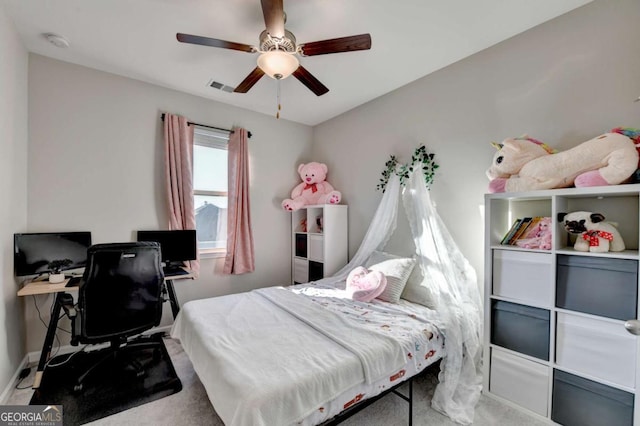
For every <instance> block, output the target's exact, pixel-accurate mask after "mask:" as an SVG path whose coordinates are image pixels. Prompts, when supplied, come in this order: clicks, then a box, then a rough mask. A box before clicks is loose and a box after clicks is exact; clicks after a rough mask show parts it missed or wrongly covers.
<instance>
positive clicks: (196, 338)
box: [172, 156, 484, 426]
mask: <svg viewBox="0 0 640 426" xmlns="http://www.w3.org/2000/svg"><path fill="white" fill-rule="evenodd" d="M418 157H419V156H418ZM426 181H427V180H426V179H425V176H424V175H423V173H422V169H421V168H420V167H417V168H415V167H414V168H413V172H412V173H410V174H409V177H408V179H406V178H405V181H404V183H403V185H405V186H406V187H405V189H406V190H403V191H402V205H404V209H405V213H406V216H407V219H408V222H409V228H410V230H411V235H412V237H413V243H414V246H415V247H414V250H413V252H412V255H411V257H410V258H407V257H405V258H402V257H400V256H396V255H392V254H389V253H384V252H381V251H380V250H382V249H383V248H384V247H385V246H386V244H387V243H388V242H389V240H390V238H391V236H392V234H393V233H394V230H395V228H396V217H397V210H398V205H399V204H400V193H401V185H400V179H399V177H398V175H397V174H396V173H391V174H390V176H389V180H388V182H387V184H386V189H385V191H384V193H383V196H382V199H381V200H380V204H379V206H378V208H377V210H376V212H375V214H374V216H373V219H372V220H371V223H370V225H369V229H368V230H367V232H366V233H365V235H364V237H363V239H362V242H361V244H360V247H359V248H358V250H357V251H356V253H355V254H354V255H353V257H352V258H351V260H350V262H349V263H348V264H347V265H345V266H344V268H342V269H340V270H339V271H338V272H336V273H335V274H334V275H333V276H331V277H328V278H324V279H322V280H319V281H316V282H315V283H308V284H304V285H296V286H292V287H286V288H285V287H270V288H264V289H258V290H254V291H251V292H248V293H242V294H235V295H228V296H222V297H218V298H213V299H204V300H197V301H191V302H187V303H186V304H185V305H184V306H183V308H182V310H181V311H180V314H179V315H178V317H177V318H176V322H175V323H174V327H173V329H172V336H173V337H176V338H178V339H180V341H181V343H182V346H183V348H184V350H185V352H186V353H187V355H188V356H189V358H190V359H191V361H192V363H193V366H194V369H195V371H196V373H197V374H198V376H199V377H200V380H201V381H202V383H203V385H204V387H205V389H206V391H207V394H208V396H209V399H210V400H211V402H212V404H213V406H214V408H215V410H216V412H217V413H218V414H219V416H220V417H221V418H222V420H223V421H224V423H225V424H226V425H227V426H236V425H243V426H244V425H252V426H258V425H268V426H272V425H278V426H280V425H316V424H320V423H323V422H324V421H325V420H327V419H333V418H334V416H336V415H339V413H343V412H344V411H347V410H349V411H351V409H350V407H353V406H354V405H356V404H359V405H358V406H359V407H361V406H362V405H366V401H371V400H373V399H375V398H376V395H380V394H384V393H387V392H388V391H389V389H393V388H395V387H396V386H397V384H398V383H402V382H403V381H407V380H409V379H410V378H412V377H414V376H415V375H416V374H419V373H420V372H421V371H423V370H424V369H425V368H427V367H428V366H429V365H434V363H435V362H436V361H438V360H439V361H438V363H439V367H438V368H439V374H438V385H437V386H436V388H435V391H434V395H433V398H432V400H431V407H432V408H434V409H435V410H437V411H439V412H441V413H443V414H445V415H446V416H448V417H449V418H450V419H451V420H453V421H454V422H457V423H460V424H465V425H467V424H471V423H473V417H474V408H475V405H476V403H477V401H478V399H479V398H480V391H481V389H482V375H481V359H482V343H481V342H482V335H483V329H482V324H483V318H484V314H483V307H482V297H481V296H480V291H479V287H478V283H477V277H476V273H475V270H474V269H473V268H472V267H471V265H470V263H469V261H468V260H467V259H466V257H465V256H464V255H463V254H462V252H461V251H460V249H459V248H458V246H457V244H456V243H455V241H454V240H453V238H452V236H451V234H450V233H449V231H448V230H447V228H446V226H445V224H444V222H443V221H442V219H441V218H440V216H439V215H438V213H437V211H436V209H435V204H434V203H433V202H432V201H431V198H430V193H429V190H428V187H427V184H426ZM402 242H403V243H404V242H406V237H405V238H403V241H402ZM412 264H415V266H416V267H415V268H411V265H412ZM360 266H364V267H366V268H370V269H372V268H378V270H379V271H380V272H382V273H383V274H384V275H385V277H386V280H387V284H386V287H385V289H384V292H383V293H382V295H380V296H378V298H376V299H374V300H373V301H372V302H367V303H363V302H356V301H353V300H350V299H349V297H347V296H348V292H345V290H344V289H345V282H346V281H347V280H348V278H349V275H350V274H351V273H352V272H353V271H354V269H355V268H358V267H360ZM405 284H406V291H405V288H404V286H405ZM387 292H389V294H386V293H387ZM391 293H392V294H391ZM385 294H386V296H390V294H391V295H392V296H393V297H383V296H385ZM379 299H383V300H379ZM431 308H433V309H431ZM445 340H446V342H445ZM410 383H411V382H410ZM410 414H411V411H410ZM410 418H411V417H410ZM330 422H333V421H332V420H330Z"/></svg>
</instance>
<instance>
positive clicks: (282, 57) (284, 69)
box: [258, 50, 300, 80]
mask: <svg viewBox="0 0 640 426" xmlns="http://www.w3.org/2000/svg"><path fill="white" fill-rule="evenodd" d="M258 66H259V67H260V69H261V70H262V71H264V73H265V74H267V75H268V76H269V77H271V78H274V79H276V80H282V79H283V78H287V77H289V76H290V75H291V74H292V73H293V72H294V71H295V70H296V69H298V67H299V66H300V62H299V61H298V58H296V57H295V56H294V54H292V53H287V52H283V51H282V50H272V51H270V52H265V53H263V54H261V55H260V56H259V57H258Z"/></svg>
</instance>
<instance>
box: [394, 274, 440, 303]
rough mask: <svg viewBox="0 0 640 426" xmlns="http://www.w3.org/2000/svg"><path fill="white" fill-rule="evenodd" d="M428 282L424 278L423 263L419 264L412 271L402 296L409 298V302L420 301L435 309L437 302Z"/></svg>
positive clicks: (405, 298)
mask: <svg viewBox="0 0 640 426" xmlns="http://www.w3.org/2000/svg"><path fill="white" fill-rule="evenodd" d="M427 284H428V280H425V279H424V274H423V273H422V265H420V264H418V265H416V266H415V268H413V272H411V275H410V276H409V279H408V280H407V285H406V286H405V288H404V290H403V291H402V295H401V296H400V297H402V298H403V299H404V300H408V301H409V302H413V303H418V304H420V305H423V306H426V307H427V308H431V309H435V308H436V304H435V302H434V297H433V295H432V294H431V290H430V289H429V287H428V285H427Z"/></svg>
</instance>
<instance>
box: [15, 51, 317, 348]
mask: <svg viewBox="0 0 640 426" xmlns="http://www.w3.org/2000/svg"><path fill="white" fill-rule="evenodd" d="M229 96H237V95H234V94H230V95H229ZM165 111H167V112H173V113H177V114H181V115H184V116H186V117H188V118H189V119H190V120H191V121H194V122H197V123H203V124H210V125H214V126H220V127H226V128H230V127H231V126H233V125H238V126H242V127H245V128H246V129H248V130H249V131H251V132H252V134H253V137H252V138H251V139H249V151H250V172H251V208H252V223H253V232H254V241H255V251H256V271H255V272H254V273H251V274H244V275H236V276H228V275H222V274H221V273H220V271H221V269H222V268H221V266H222V265H221V260H220V259H204V260H202V262H201V275H200V278H199V279H198V280H195V281H177V282H176V283H175V287H176V292H177V295H178V299H179V301H180V303H184V302H186V301H188V300H191V299H197V298H203V297H211V296H218V295H222V294H228V293H236V292H241V291H248V290H251V289H253V288H257V287H263V286H268V285H276V284H277V285H281V284H287V283H289V282H290V276H291V273H290V262H291V260H290V251H291V243H290V241H291V240H290V222H289V220H290V218H289V214H288V213H287V212H285V211H283V210H282V209H281V207H280V202H281V200H282V198H284V196H285V195H286V194H287V193H288V192H289V191H291V188H293V186H295V185H296V184H297V181H298V180H299V177H298V176H297V174H296V164H298V162H299V161H307V160H308V158H307V157H308V153H309V150H310V145H311V135H312V129H311V128H310V127H308V126H305V125H301V124H296V123H292V122H289V121H286V120H276V119H275V118H273V117H272V116H266V115H262V114H258V113H254V112H250V111H248V110H244V109H240V108H236V107H231V106H229V105H225V104H221V103H218V102H214V101H210V100H206V99H204V98H199V97H196V96H192V95H187V94H184V93H180V92H176V91H173V90H169V89H164V88H161V87H158V86H154V85H151V84H147V83H142V82H139V81H136V80H132V79H128V78H124V77H119V76H116V75H113V74H108V73H104V72H100V71H96V70H92V69H89V68H84V67H80V66H77V65H72V64H69V63H65V62H60V61H57V60H53V59H49V58H45V57H43V56H38V55H33V54H32V55H30V65H29V131H30V143H29V164H28V176H29V187H28V194H29V211H28V216H27V217H28V229H29V231H33V232H37V231H64V230H88V231H91V232H92V236H93V240H94V242H95V243H102V242H113V241H131V240H133V239H134V238H135V234H134V231H135V230H137V229H158V228H162V229H166V227H167V224H168V220H167V215H166V213H165V210H166V207H165V206H166V198H165V188H164V174H163V173H164V172H163V167H164V166H163V145H162V143H163V142H162V122H161V120H160V114H161V113H162V112H165ZM50 299H51V297H49V298H47V297H46V296H40V297H38V303H39V305H40V307H41V310H42V311H43V312H46V311H47V309H46V307H48V306H49V304H50ZM42 308H45V309H42ZM26 319H27V347H28V350H29V351H37V350H39V349H40V347H41V346H40V345H41V344H42V338H43V334H44V332H45V329H44V327H43V326H42V324H41V323H40V321H39V320H38V316H37V313H36V312H35V309H34V308H33V304H29V305H27V312H26ZM47 319H48V318H45V320H47ZM170 322H171V314H170V311H169V307H168V305H167V306H166V307H165V313H164V318H163V324H170Z"/></svg>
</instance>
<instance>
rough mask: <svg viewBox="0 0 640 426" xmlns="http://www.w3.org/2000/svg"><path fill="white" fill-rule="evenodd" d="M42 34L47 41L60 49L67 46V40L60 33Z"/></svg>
mask: <svg viewBox="0 0 640 426" xmlns="http://www.w3.org/2000/svg"><path fill="white" fill-rule="evenodd" d="M43 36H44V38H46V39H47V41H48V42H49V43H51V44H53V45H54V46H55V47H60V48H62V49H66V48H67V47H69V41H68V40H67V39H66V38H64V37H62V36H61V35H58V34H53V33H45V34H43Z"/></svg>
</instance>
